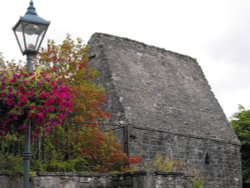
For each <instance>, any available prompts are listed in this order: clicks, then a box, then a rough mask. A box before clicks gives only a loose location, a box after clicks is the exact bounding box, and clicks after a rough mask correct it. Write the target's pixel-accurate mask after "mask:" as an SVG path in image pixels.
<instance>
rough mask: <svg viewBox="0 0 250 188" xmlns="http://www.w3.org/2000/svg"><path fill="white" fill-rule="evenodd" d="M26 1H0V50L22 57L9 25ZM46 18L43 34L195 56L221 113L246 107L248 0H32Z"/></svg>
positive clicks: (249, 86) (249, 91)
mask: <svg viewBox="0 0 250 188" xmlns="http://www.w3.org/2000/svg"><path fill="white" fill-rule="evenodd" d="M28 5H29V0H8V1H1V3H0V18H1V32H0V34H1V35H0V52H2V53H3V55H4V57H5V60H10V59H22V60H25V58H24V57H22V55H21V52H20V50H19V48H18V45H17V42H16V39H15V37H14V34H13V32H12V27H13V26H14V25H15V24H16V22H17V21H18V19H19V16H23V15H24V14H25V12H26V9H27V7H28ZM34 5H35V7H36V10H37V13H38V15H39V16H41V17H43V18H45V19H47V20H50V21H51V25H50V28H49V30H48V33H47V35H46V37H45V40H44V43H43V46H46V42H47V41H46V40H47V39H54V40H55V41H56V42H57V43H60V42H61V41H62V40H63V39H64V38H65V36H66V34H67V33H69V34H71V35H72V37H75V38H76V37H80V38H82V39H83V40H84V41H85V42H86V43H87V41H88V39H89V38H90V36H91V35H92V34H93V33H95V32H102V33H108V34H112V35H117V36H121V37H127V38H131V39H134V40H137V41H140V42H144V43H146V44H149V45H154V46H158V47H162V48H165V49H166V50H170V51H174V52H177V53H181V54H185V55H189V56H191V57H193V58H196V59H197V60H198V62H199V64H200V66H201V67H202V69H203V72H204V74H205V76H206V78H207V80H208V82H209V84H210V85H211V87H212V90H213V92H214V93H215V96H216V98H217V99H218V100H219V103H220V104H221V106H222V108H223V110H224V112H225V113H226V115H227V117H230V116H231V115H232V114H233V113H234V112H236V111H237V110H238V104H242V105H243V106H245V107H247V108H249V107H250V100H249V96H250V83H249V80H250V73H249V71H250V1H249V0H88V1H87V0H71V1H64V0H34Z"/></svg>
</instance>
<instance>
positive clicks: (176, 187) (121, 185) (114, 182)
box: [0, 171, 192, 188]
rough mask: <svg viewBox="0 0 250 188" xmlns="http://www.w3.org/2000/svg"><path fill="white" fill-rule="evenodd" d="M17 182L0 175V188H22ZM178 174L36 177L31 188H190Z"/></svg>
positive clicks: (182, 176)
mask: <svg viewBox="0 0 250 188" xmlns="http://www.w3.org/2000/svg"><path fill="white" fill-rule="evenodd" d="M22 186H23V185H22V180H21V179H11V178H9V177H8V176H4V175H0V187H1V188H22ZM191 187H192V186H191V184H190V181H189V180H188V178H187V177H185V176H184V175H183V174H182V173H157V172H146V171H140V172H133V173H121V174H116V175H112V174H93V173H40V174H38V176H37V177H34V178H32V182H31V188H191Z"/></svg>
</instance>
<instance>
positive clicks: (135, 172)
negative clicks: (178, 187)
mask: <svg viewBox="0 0 250 188" xmlns="http://www.w3.org/2000/svg"><path fill="white" fill-rule="evenodd" d="M0 175H5V174H1V173H0ZM37 175H38V176H80V177H90V176H91V177H107V176H138V175H141V176H146V175H163V176H170V175H171V176H186V175H185V174H184V173H182V172H161V171H146V170H141V171H131V172H119V173H112V172H108V173H98V172H38V173H37Z"/></svg>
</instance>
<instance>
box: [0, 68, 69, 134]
mask: <svg viewBox="0 0 250 188" xmlns="http://www.w3.org/2000/svg"><path fill="white" fill-rule="evenodd" d="M10 75H11V76H10ZM0 79H1V80H0V135H5V134H7V133H10V132H11V133H12V132H16V131H17V132H19V133H22V132H23V130H24V129H25V128H27V125H28V122H29V120H31V122H32V131H33V132H34V133H38V132H40V133H41V132H42V133H44V134H48V133H49V132H50V130H51V129H52V128H53V127H54V126H55V125H58V124H62V122H63V120H64V118H65V116H66V115H67V114H68V113H70V112H71V107H72V103H71V96H70V90H69V88H68V87H67V86H64V85H63V84H62V83H61V82H59V81H54V80H53V77H50V76H49V75H48V74H41V73H40V74H34V73H26V72H25V70H22V71H20V72H19V73H12V74H6V75H1V76H0Z"/></svg>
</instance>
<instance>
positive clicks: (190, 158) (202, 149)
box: [129, 127, 242, 188]
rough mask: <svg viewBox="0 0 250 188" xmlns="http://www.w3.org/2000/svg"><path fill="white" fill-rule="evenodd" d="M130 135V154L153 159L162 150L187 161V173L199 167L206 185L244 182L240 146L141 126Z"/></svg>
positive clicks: (234, 187)
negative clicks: (242, 179)
mask: <svg viewBox="0 0 250 188" xmlns="http://www.w3.org/2000/svg"><path fill="white" fill-rule="evenodd" d="M129 135H130V136H129V151H130V155H134V154H135V155H138V154H139V155H140V154H142V156H143V158H144V159H145V160H152V159H153V158H154V157H155V154H156V153H160V154H161V155H162V156H168V157H170V158H172V159H180V160H182V161H187V162H188V164H187V167H188V168H185V169H188V172H187V173H191V171H193V170H197V171H198V172H199V173H200V174H201V175H203V176H204V177H205V188H239V187H241V185H242V181H241V164H240V161H241V156H240V152H239V150H240V147H239V146H238V145H233V144H231V143H226V142H221V141H217V140H208V139H203V138H199V137H194V136H187V135H181V134H179V135H177V134H173V133H169V132H164V131H157V130H153V129H142V128H140V127H134V128H131V129H130V131H129Z"/></svg>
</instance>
